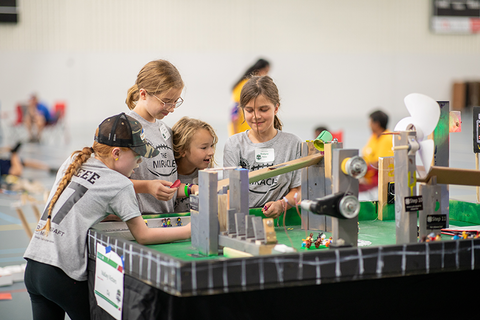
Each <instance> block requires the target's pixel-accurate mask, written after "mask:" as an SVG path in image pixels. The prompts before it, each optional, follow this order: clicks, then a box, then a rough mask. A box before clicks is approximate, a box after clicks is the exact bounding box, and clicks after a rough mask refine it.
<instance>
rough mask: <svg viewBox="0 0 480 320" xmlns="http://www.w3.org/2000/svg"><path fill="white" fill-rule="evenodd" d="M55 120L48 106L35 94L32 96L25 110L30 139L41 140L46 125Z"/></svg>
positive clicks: (25, 120) (32, 140)
mask: <svg viewBox="0 0 480 320" xmlns="http://www.w3.org/2000/svg"><path fill="white" fill-rule="evenodd" d="M52 121H53V118H52V116H51V115H50V111H49V110H48V108H47V107H46V106H45V105H44V104H42V103H40V102H39V101H38V98H37V96H36V95H35V94H32V95H31V96H30V99H29V101H28V105H27V109H26V112H25V119H24V124H25V127H26V128H27V130H28V134H29V141H30V142H39V141H40V139H41V136H42V131H43V129H44V128H45V126H46V125H47V124H49V123H51V122H52Z"/></svg>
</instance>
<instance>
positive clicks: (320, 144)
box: [313, 130, 333, 151]
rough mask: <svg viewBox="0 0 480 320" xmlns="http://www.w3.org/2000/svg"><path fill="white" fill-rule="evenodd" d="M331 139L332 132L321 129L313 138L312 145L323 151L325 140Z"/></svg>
mask: <svg viewBox="0 0 480 320" xmlns="http://www.w3.org/2000/svg"><path fill="white" fill-rule="evenodd" d="M332 139H333V136H332V134H331V133H330V132H328V131H327V130H323V131H322V132H321V133H320V134H319V135H318V137H317V138H316V139H315V141H313V145H314V146H315V148H316V149H317V150H318V151H323V150H324V144H325V142H331V141H332Z"/></svg>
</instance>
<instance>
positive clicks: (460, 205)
mask: <svg viewBox="0 0 480 320" xmlns="http://www.w3.org/2000/svg"><path fill="white" fill-rule="evenodd" d="M299 212H300V208H298V212H297V209H296V208H290V209H288V210H287V215H286V217H285V224H286V225H287V226H299V225H301V224H302V220H301V218H300V214H299ZM250 214H251V215H255V216H257V217H262V218H266V217H265V215H264V214H263V213H262V208H251V209H250ZM189 215H190V213H189V212H183V213H166V214H152V215H143V218H145V219H154V218H169V217H178V216H189ZM377 218H378V201H362V202H360V213H359V214H358V220H359V221H371V220H375V219H377ZM389 220H395V204H387V205H386V206H385V209H384V211H383V221H389ZM449 220H455V221H463V222H467V223H470V224H480V204H478V203H472V202H465V201H459V200H450V204H449ZM275 226H283V215H281V216H280V217H279V218H277V219H275Z"/></svg>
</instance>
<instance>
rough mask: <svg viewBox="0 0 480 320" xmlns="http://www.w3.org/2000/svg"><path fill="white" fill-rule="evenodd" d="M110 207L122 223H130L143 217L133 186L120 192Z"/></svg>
mask: <svg viewBox="0 0 480 320" xmlns="http://www.w3.org/2000/svg"><path fill="white" fill-rule="evenodd" d="M109 207H110V209H111V210H112V213H114V214H116V215H117V216H118V217H119V218H120V219H122V221H128V220H130V219H132V218H135V217H138V216H141V215H142V214H141V213H140V209H139V207H138V201H137V197H136V196H135V190H134V189H133V184H132V185H129V186H126V187H125V188H123V189H122V190H120V191H119V192H118V193H117V194H116V195H115V197H113V198H112V200H111V201H110V203H109Z"/></svg>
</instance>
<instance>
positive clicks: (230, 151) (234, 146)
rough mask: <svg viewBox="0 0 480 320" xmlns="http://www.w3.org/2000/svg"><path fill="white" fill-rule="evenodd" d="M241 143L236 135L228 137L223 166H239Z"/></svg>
mask: <svg viewBox="0 0 480 320" xmlns="http://www.w3.org/2000/svg"><path fill="white" fill-rule="evenodd" d="M239 149H240V145H239V143H238V141H237V139H235V138H234V136H232V137H230V138H228V140H227V142H226V143H225V147H224V149H223V166H224V167H237V166H238V164H239V162H240V159H239Z"/></svg>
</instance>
